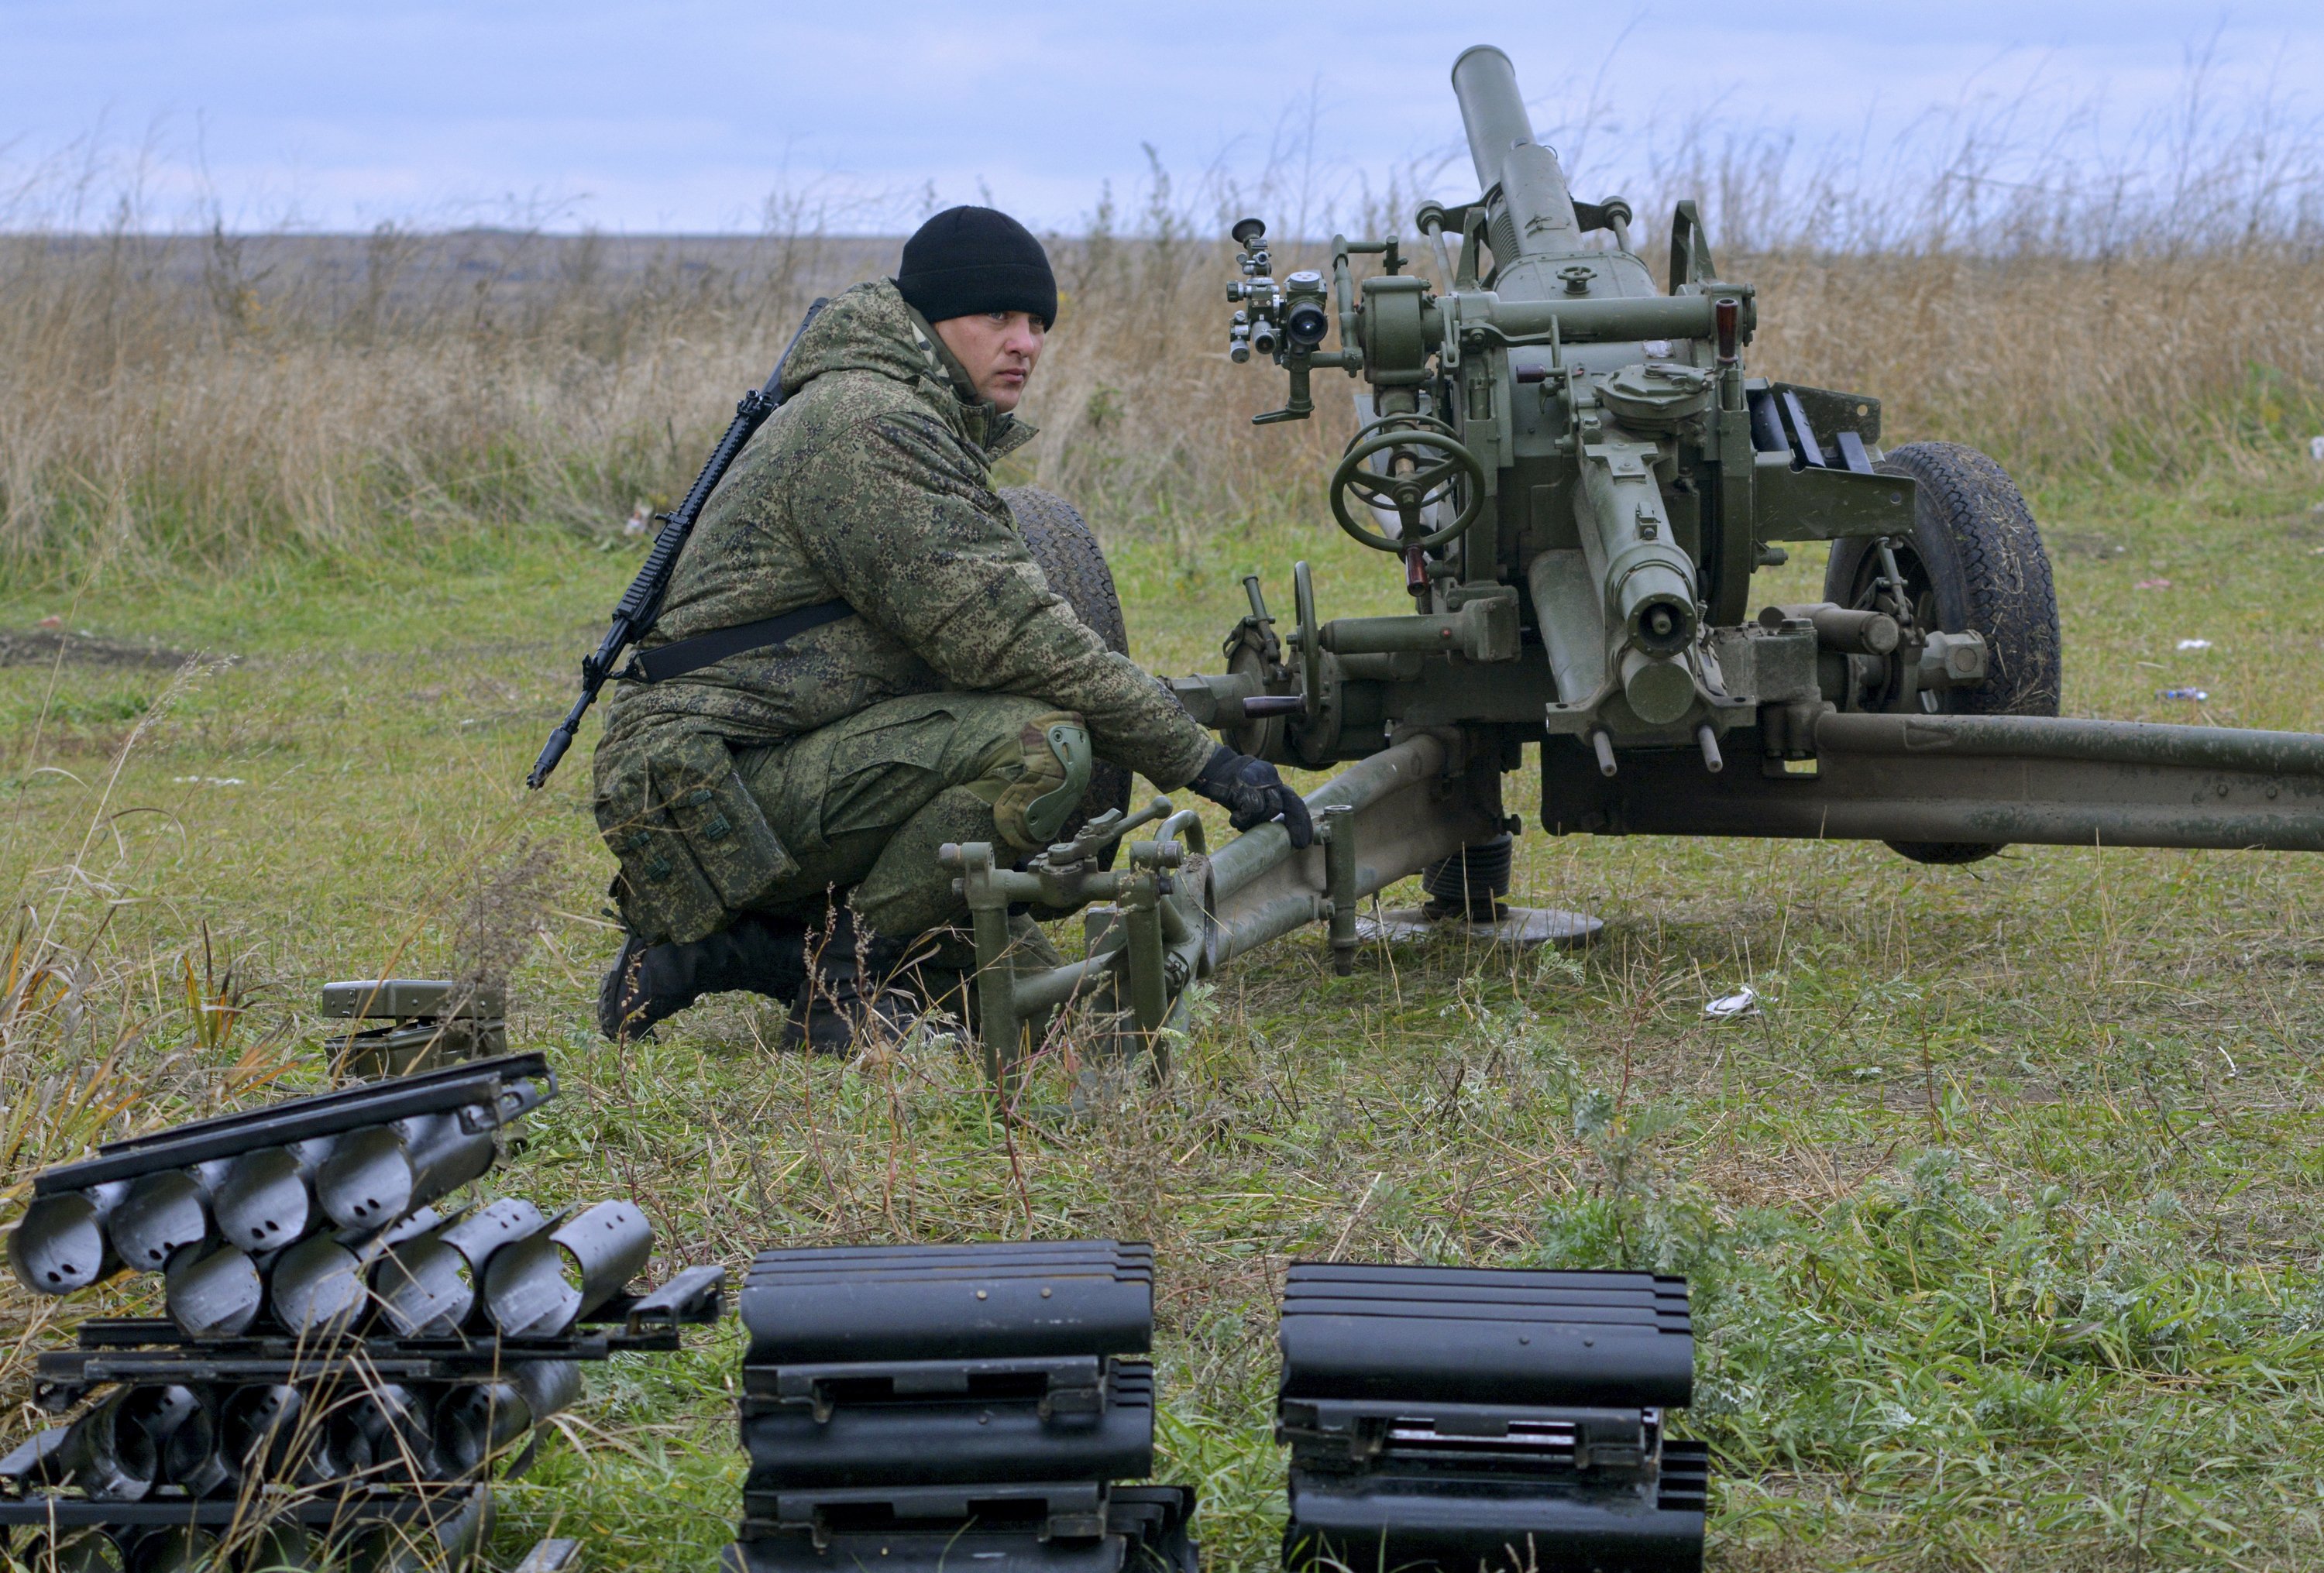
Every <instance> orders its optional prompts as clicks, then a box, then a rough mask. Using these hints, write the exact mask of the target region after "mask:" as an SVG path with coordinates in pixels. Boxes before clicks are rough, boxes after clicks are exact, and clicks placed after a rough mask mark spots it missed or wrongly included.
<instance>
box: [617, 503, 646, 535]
mask: <svg viewBox="0 0 2324 1573" xmlns="http://www.w3.org/2000/svg"><path fill="white" fill-rule="evenodd" d="M647 528H648V527H647V521H646V505H645V504H644V503H642V502H641V503H639V504H638V505H637V506H636V507H635V508H632V510H630V517H629V518H628V519H627V520H623V521H622V534H623V535H643V534H645V532H646V529H647Z"/></svg>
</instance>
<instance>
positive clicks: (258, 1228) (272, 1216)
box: [210, 1136, 333, 1251]
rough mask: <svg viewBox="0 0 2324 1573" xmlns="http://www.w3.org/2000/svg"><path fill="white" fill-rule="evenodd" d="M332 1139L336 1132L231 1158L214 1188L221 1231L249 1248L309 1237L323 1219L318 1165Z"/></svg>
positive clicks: (276, 1246)
mask: <svg viewBox="0 0 2324 1573" xmlns="http://www.w3.org/2000/svg"><path fill="white" fill-rule="evenodd" d="M332 1145H333V1138H331V1137H329V1136H321V1137H318V1138H317V1139H315V1140H313V1141H309V1142H294V1143H292V1144H291V1145H288V1146H281V1147H261V1148H260V1149H258V1150H257V1151H256V1152H254V1153H244V1154H242V1155H241V1156H239V1157H237V1158H234V1159H231V1160H229V1161H228V1162H227V1163H226V1172H225V1173H224V1175H223V1176H222V1177H221V1178H220V1180H219V1182H218V1185H217V1190H216V1191H212V1192H211V1194H210V1211H211V1213H212V1215H213V1216H214V1217H215V1218H216V1219H217V1229H218V1234H219V1235H220V1236H221V1237H224V1238H225V1239H226V1240H227V1241H229V1242H230V1243H232V1244H234V1245H237V1246H241V1247H242V1248H243V1249H244V1250H245V1251H272V1250H280V1249H281V1248H282V1247H283V1246H288V1245H291V1244H294V1243H296V1242H297V1241H299V1240H301V1239H303V1238H305V1237H306V1236H307V1235H308V1233H309V1231H310V1230H312V1229H313V1228H316V1226H317V1225H318V1224H319V1223H320V1222H321V1221H322V1215H321V1213H320V1211H319V1210H318V1209H317V1207H316V1205H315V1171H316V1170H317V1169H318V1168H319V1167H320V1166H321V1164H322V1163H323V1161H324V1160H325V1159H326V1158H327V1157H329V1156H330V1153H331V1147H332Z"/></svg>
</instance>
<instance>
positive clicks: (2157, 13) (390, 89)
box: [0, 0, 2324, 233]
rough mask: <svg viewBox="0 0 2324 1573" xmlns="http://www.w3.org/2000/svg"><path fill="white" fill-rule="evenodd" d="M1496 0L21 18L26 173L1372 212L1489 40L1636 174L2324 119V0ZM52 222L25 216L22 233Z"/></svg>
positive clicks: (17, 72) (161, 186)
mask: <svg viewBox="0 0 2324 1573" xmlns="http://www.w3.org/2000/svg"><path fill="white" fill-rule="evenodd" d="M1461 10H1462V8H1460V7H1455V6H1446V5H1412V4H1409V3H1382V0H1343V3H1342V4H1337V5H1313V4H1310V5H1250V4H1248V3H1244V4H1238V5H1225V4H1213V3H1211V0H1174V3H1171V4H1146V3H1143V0H1113V3H1110V4H1102V5H1079V4H1065V3H1061V0H1019V4H1016V5H986V6H967V5H958V4H950V5H945V4H915V3H908V0H839V3H834V0H816V3H815V4H812V5H809V4H800V3H798V0H772V3H761V4H709V3H702V0H696V3H674V0H662V3H660V4H656V5H650V6H649V5H636V4H627V5H616V4H612V3H610V0H555V3H554V4H542V3H535V0H483V3H481V4H479V3H470V4H462V5H407V4H397V3H395V0H371V3H367V4H344V3H316V4H308V5H282V4H269V3H266V0H194V3H192V4H188V3H187V0H171V3H169V4H157V3H153V0H0V165H5V170H0V173H5V174H7V175H8V176H9V177H10V183H11V185H12V186H16V187H19V188H21V187H22V186H23V183H24V182H25V181H26V180H27V179H31V180H32V181H33V182H34V184H35V186H36V188H37V190H38V192H39V196H38V197H37V198H36V200H37V201H38V202H40V203H44V204H46V205H47V206H48V207H49V210H50V211H51V212H53V211H54V207H55V203H56V200H57V198H58V193H60V191H61V190H62V189H63V182H65V181H67V180H68V179H69V178H70V177H71V175H72V174H73V173H74V172H76V171H77V170H81V169H84V168H86V167H87V160H88V149H90V148H91V147H94V148H95V149H97V152H99V153H100V154H101V155H102V156H103V161H104V162H103V169H102V171H101V172H100V175H99V178H98V179H97V182H96V184H97V189H99V191H100V193H101V194H103V195H106V196H108V197H109V195H110V192H111V189H112V188H113V186H114V184H115V182H117V180H118V179H119V178H120V174H121V171H122V170H124V168H125V167H127V166H129V165H131V164H134V165H136V166H137V167H139V168H140V169H141V170H142V171H143V189H144V190H145V192H146V208H147V211H148V213H149V214H150V215H151V216H152V221H153V222H157V223H163V224H170V223H183V222H187V221H189V216H190V215H192V214H193V212H194V210H195V207H196V205H197V204H198V202H200V201H202V200H205V199H214V200H215V201H216V202H217V205H218V207H219V209H220V210H221V211H222V212H223V214H224V216H226V220H227V222H228V223H229V224H230V225H239V226H248V227H267V226H273V225H296V226H299V227H307V228H324V229H348V228H361V227H369V226H370V225H373V224H374V223H376V222H378V221H380V220H382V219H397V220H406V221H410V220H418V221H420V222H426V223H457V222H476V221H492V220H495V219H503V218H506V217H509V216H517V215H523V214H530V215H532V216H536V217H539V216H546V217H548V218H549V220H550V222H552V223H553V224H554V225H556V226H558V227H563V228H576V227H580V226H582V225H595V226H597V227H600V228H604V229H608V230H618V231H628V232H632V233H642V232H669V231H687V232H704V231H731V230H738V229H739V230H750V229H754V228H756V227H758V226H759V225H760V223H761V215H762V213H763V211H764V208H765V205H766V201H767V198H769V196H770V194H772V193H777V192H789V193H792V194H794V195H799V196H805V197H807V198H810V199H813V200H816V201H821V202H825V203H827V204H830V205H831V206H832V207H833V209H834V213H835V214H838V215H852V216H853V217H852V218H850V217H846V216H842V217H841V218H840V219H839V223H838V226H839V227H857V228H867V227H868V228H872V229H881V230H891V229H893V228H894V227H895V226H896V225H897V223H898V222H899V219H900V218H908V217H909V216H916V215H917V214H918V212H919V211H920V210H921V209H922V207H923V206H924V203H925V197H924V194H925V193H926V192H927V189H929V188H930V187H931V186H932V187H933V189H934V193H935V195H936V198H937V199H938V200H939V201H941V202H953V201H975V200H980V199H982V198H983V197H984V195H985V194H987V193H989V194H990V197H991V200H993V201H995V202H997V203H998V204H999V205H1001V206H1002V207H1008V208H1010V209H1012V210H1014V211H1016V212H1018V213H1019V214H1021V215H1023V216H1025V217H1027V218H1028V219H1029V220H1031V221H1033V222H1035V223H1036V224H1037V225H1046V226H1048V227H1054V228H1067V229H1070V228H1074V227H1077V226H1078V225H1079V224H1080V223H1081V221H1082V220H1083V218H1084V216H1085V215H1086V214H1087V213H1088V212H1089V211H1090V209H1091V208H1092V207H1093V205H1094V204H1095V202H1096V200H1097V198H1098V195H1099V192H1100V190H1101V189H1102V186H1103V184H1104V183H1105V182H1106V181H1108V180H1109V179H1111V181H1112V182H1113V183H1114V186H1115V188H1116V189H1117V191H1118V192H1120V193H1123V194H1125V195H1128V194H1130V193H1134V191H1135V189H1137V188H1138V186H1139V182H1140V180H1141V179H1142V171H1143V170H1144V168H1145V154H1144V152H1142V151H1141V144H1149V143H1150V144H1151V145H1152V146H1153V148H1154V149H1155V151H1156V153H1157V156H1158V158H1159V159H1160V160H1161V161H1162V162H1163V163H1164V164H1165V165H1166V166H1167V167H1168V168H1169V169H1171V170H1174V171H1176V173H1177V174H1178V176H1179V177H1180V179H1182V181H1192V180H1194V179H1197V178H1198V177H1199V176H1200V175H1201V174H1202V172H1203V171H1204V170H1227V171H1231V172H1232V173H1234V174H1236V175H1237V176H1239V177H1240V178H1242V179H1250V178H1252V177H1253V176H1254V174H1255V172H1256V171H1257V170H1259V169H1260V168H1261V167H1262V166H1264V165H1265V164H1266V163H1267V162H1268V161H1269V159H1270V157H1274V158H1276V159H1277V162H1278V163H1280V161H1281V155H1282V152H1283V149H1284V147H1285V146H1286V140H1285V139H1286V135H1288V139H1289V140H1288V144H1287V145H1289V146H1291V147H1292V148H1293V149H1294V151H1295V161H1296V148H1297V144H1298V143H1299V141H1300V138H1299V136H1298V135H1297V134H1296V133H1297V132H1298V131H1299V129H1300V128H1302V127H1304V126H1305V125H1307V124H1311V123H1312V124H1313V125H1314V132H1315V134H1314V144H1315V145H1314V158H1315V161H1316V165H1315V169H1314V175H1313V177H1312V180H1311V184H1312V185H1313V186H1314V189H1317V190H1319V191H1325V192H1331V191H1338V192H1341V193H1342V194H1343V195H1344V193H1345V191H1346V190H1347V189H1349V186H1350V184H1351V181H1352V179H1354V177H1355V176H1356V175H1357V174H1358V173H1361V174H1364V175H1367V176H1369V177H1370V178H1371V179H1375V180H1377V179H1380V178H1381V177H1382V176H1384V174H1385V173H1386V172H1387V171H1388V170H1394V169H1402V168H1410V167H1412V166H1413V165H1414V164H1415V163H1416V162H1422V163H1425V162H1426V161H1428V160H1430V159H1431V158H1433V157H1435V156H1439V155H1441V154H1442V152H1443V151H1444V150H1445V149H1446V148H1447V146H1448V144H1450V143H1451V142H1452V139H1453V138H1454V137H1455V136H1456V135H1457V133H1458V131H1459V118H1458V114H1457V111H1456V110H1455V108H1454V106H1453V104H1452V97H1451V93H1450V89H1449V87H1447V85H1446V73H1447V71H1448V69H1449V68H1450V66H1451V64H1452V58H1453V57H1454V55H1455V54H1457V53H1458V52H1459V51H1460V50H1461V49H1462V47H1463V46H1465V45H1467V44H1470V43H1472V42H1477V41H1490V42H1496V43H1499V45H1500V46H1501V47H1502V48H1504V49H1506V50H1507V51H1508V52H1509V53H1510V55H1511V56H1512V57H1513V58H1514V59H1515V60H1516V61H1517V69H1518V75H1519V80H1520V81H1521V82H1522V83H1523V84H1524V86H1525V88H1526V93H1527V95H1528V96H1529V97H1531V98H1532V99H1533V101H1534V104H1535V121H1536V124H1540V125H1542V126H1544V127H1553V126H1556V125H1558V124H1563V123H1568V122H1570V121H1571V120H1572V119H1573V118H1574V117H1576V116H1577V115H1579V113H1580V111H1581V108H1582V106H1583V105H1584V104H1586V103H1589V102H1591V101H1592V100H1593V96H1594V101H1595V102H1597V103H1598V105H1599V106H1600V109H1601V112H1602V114H1601V120H1608V119H1609V120H1611V121H1612V122H1614V123H1615V124H1617V125H1618V127H1619V128H1620V132H1621V135H1620V136H1619V137H1616V136H1611V135H1609V134H1608V133H1604V132H1601V133H1599V135H1598V136H1597V137H1596V138H1595V139H1593V141H1592V143H1591V150H1590V151H1591V156H1592V157H1593V158H1594V160H1595V162H1596V164H1597V166H1598V167H1599V168H1600V169H1601V170H1609V171H1610V172H1611V173H1613V174H1618V173H1620V172H1621V171H1620V166H1621V165H1622V164H1623V163H1624V161H1625V156H1626V154H1627V155H1628V157H1629V158H1630V159H1631V161H1633V162H1635V161H1636V159H1637V152H1636V150H1637V149H1642V148H1645V147H1646V146H1647V145H1649V144H1655V145H1660V146H1664V147H1667V146H1668V145H1669V144H1670V143H1673V142H1674V140H1675V139H1676V135H1677V133H1676V131H1675V129H1674V128H1675V124H1676V123H1677V121H1678V120H1679V119H1680V118H1681V117H1682V116H1683V115H1685V114H1687V113H1688V112H1689V110H1690V109H1691V108H1699V107H1700V106H1709V107H1710V110H1711V124H1712V125H1713V126H1714V127H1715V128H1716V130H1717V131H1718V132H1720V133H1722V134H1746V135H1751V134H1757V135H1761V136H1766V135H1784V134H1788V135H1792V136H1795V137H1796V138H1798V139H1799V140H1800V141H1801V142H1802V143H1805V144H1807V145H1810V146H1838V145H1846V144H1849V143H1864V144H1866V145H1879V144H1883V143H1886V139H1889V138H1891V137H1892V136H1893V135H1894V133H1895V132H1896V130H1897V129H1898V128H1900V127H1902V126H1905V125H1908V124H1914V123H1915V122H1916V118H1918V117H1923V116H1925V115H1926V114H1927V113H1928V112H1930V111H1932V110H1943V109H1945V108H1948V107H1955V108H1957V107H1959V106H1964V105H1967V106H1979V105H1982V106H1986V108H1985V109H1984V110H1983V111H1982V112H1983V113H1987V114H1988V115H1990V114H1994V113H1997V111H1995V110H1994V109H1993V108H1992V106H1996V105H1998V104H2004V103H2012V102H2019V101H2027V102H2031V103H2033V104H2035V105H2037V106H2043V114H2044V115H2047V116H2048V117H2049V119H2048V120H2045V121H2044V122H2043V124H2049V123H2050V122H2051V121H2054V120H2055V118H2056V117H2057V115H2058V114H2059V113H2061V106H2075V107H2081V108H2089V107H2093V106H2096V107H2098V108H2100V109H2101V110H2102V122H2101V124H2103V126H2104V127H2105V128H2107V129H2106V130H2105V131H2104V133H2102V134H2104V135H2106V136H2108V137H2116V138H2120V137H2124V136H2127V135H2128V134H2129V132H2130V130H2131V129H2132V128H2133V127H2134V126H2135V125H2136V124H2139V123H2140V122H2141V121H2142V120H2144V119H2147V118H2150V117H2152V116H2153V115H2159V114H2163V113H2167V111H2168V109H2169V107H2170V106H2171V104H2172V100H2173V97H2174V96H2175V95H2177V94H2179V93H2180V92H2181V90H2182V89H2183V87H2184V86H2185V84H2186V81H2187V69H2188V60H2189V58H2190V53H2192V52H2194V51H2198V50H2199V49H2200V48H2201V47H2202V46H2204V45H2205V44H2206V42H2207V41H2211V40H2212V39H2213V38H2214V35H2215V34H2216V49H2215V65H2214V67H2213V77H2212V80H2213V83H2214V86H2215V90H2216V96H2215V97H2214V99H2213V102H2214V103H2215V104H2216V105H2220V106H2225V107H2226V108H2227V109H2228V110H2230V111H2232V110H2233V108H2234V107H2235V106H2236V105H2239V104H2248V103H2251V102H2255V101H2256V100H2257V99H2258V98H2259V97H2261V96H2263V95H2264V94H2265V93H2267V92H2269V91H2271V90H2272V91H2273V93H2274V95H2275V96H2276V97H2277V98H2278V99H2280V100H2287V101H2289V102H2291V103H2292V104H2294V105H2296V106H2298V108H2299V110H2300V112H2301V114H2303V115H2311V116H2312V115H2316V114H2317V113H2318V112H2319V105H2318V104H2317V103H2316V101H2315V100H2316V95H2317V94H2318V92H2319V87H2316V86H2311V85H2324V3H2319V0H2243V3H2241V4H2238V5H2235V6H2233V7H2232V8H2230V9H2227V10H2223V11H2206V10H2202V9H2200V8H2198V7H2194V6H2190V5H2183V4H2171V3H2168V0H2066V3H2061V4H2045V3H2043V0H2021V3H2017V4H2004V3H2000V0H1889V3H1884V4H1872V5H1866V4H1863V3H1861V0H1858V3H1857V4H1851V5H1819V4H1805V3H1803V0H1755V3H1754V4H1752V5H1748V6H1733V7H1721V8H1718V9H1716V10H1711V9H1708V8H1705V7H1701V6H1700V5H1686V6H1681V5H1662V6H1659V7H1657V6H1651V5H1646V6H1625V5H1616V4H1605V5H1579V4H1572V3H1570V0H1560V3H1557V4H1548V3H1545V0H1504V3H1502V4H1499V5H1492V6H1488V7H1480V8H1478V14H1480V15H1486V16H1489V17H1490V18H1491V20H1490V21H1489V22H1479V23H1473V24H1463V23H1456V22H1454V21H1453V20H1452V18H1454V17H1455V16H1457V15H1459V14H1461ZM2271 83H2273V88H2272V89H2271V87H2270V84H2271ZM1455 168H1456V170H1457V166H1455ZM1444 183H1445V185H1446V187H1447V189H1445V190H1444V191H1443V192H1442V195H1444V196H1446V197H1448V198H1449V197H1453V196H1456V195H1458V194H1459V193H1457V192H1455V191H1454V190H1452V189H1451V188H1452V187H1453V186H1457V185H1458V184H1460V183H1461V182H1460V179H1455V178H1452V177H1451V176H1448V177H1447V179H1446V180H1445V182H1444ZM1594 184H1595V183H1594V182H1593V185H1594ZM26 210H27V209H26V207H25V206H24V200H23V198H21V197H20V198H18V209H17V213H18V216H17V219H16V221H17V222H22V221H23V220H22V214H23V212H24V211H26ZM830 221H831V216H829V215H827V216H826V222H830Z"/></svg>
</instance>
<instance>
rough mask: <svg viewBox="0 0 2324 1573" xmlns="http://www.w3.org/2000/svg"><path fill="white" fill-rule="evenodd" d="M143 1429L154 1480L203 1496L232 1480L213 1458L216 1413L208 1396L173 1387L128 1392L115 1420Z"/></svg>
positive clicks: (231, 1474) (222, 1464) (231, 1473)
mask: <svg viewBox="0 0 2324 1573" xmlns="http://www.w3.org/2000/svg"><path fill="white" fill-rule="evenodd" d="M118 1423H120V1424H124V1425H134V1426H137V1427H138V1428H140V1429H141V1430H143V1431H144V1433H145V1436H146V1440H147V1442H148V1443H149V1444H150V1445H151V1446H152V1449H153V1458H154V1462H155V1477H156V1479H158V1480H159V1481H161V1482H162V1483H164V1484H167V1485H171V1486H183V1487H184V1488H185V1492H186V1495H189V1496H192V1497H203V1496H208V1495H213V1494H214V1493H216V1492H217V1489H218V1487H220V1486H224V1485H225V1484H226V1482H227V1481H229V1480H231V1479H233V1478H234V1470H233V1469H232V1467H230V1466H228V1465H227V1463H226V1460H225V1459H224V1458H220V1457H219V1455H218V1424H217V1407H216V1405H215V1403H213V1401H212V1400H211V1398H210V1396H209V1395H208V1394H205V1393H203V1392H201V1391H199V1390H198V1389H196V1388H192V1387H181V1386H180V1385H178V1384H175V1383H171V1384H156V1385H151V1386H141V1387H134V1388H132V1389H131V1390H130V1393H129V1396H128V1398H127V1400H126V1401H125V1402H124V1404H123V1406H122V1411H121V1420H120V1421H119V1422H118Z"/></svg>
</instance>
